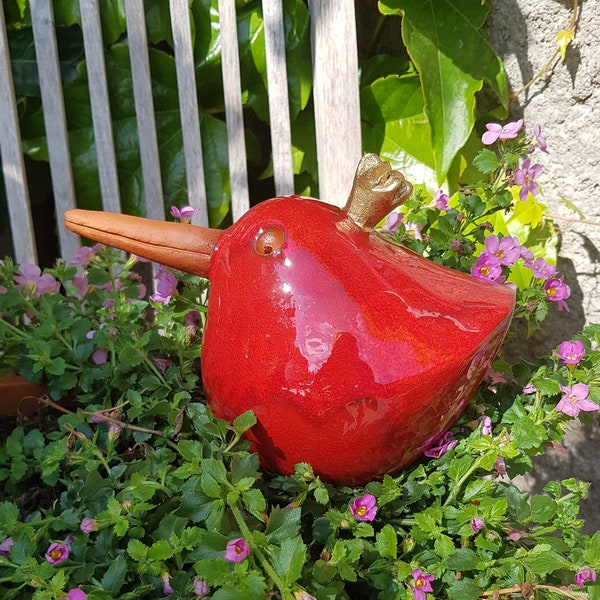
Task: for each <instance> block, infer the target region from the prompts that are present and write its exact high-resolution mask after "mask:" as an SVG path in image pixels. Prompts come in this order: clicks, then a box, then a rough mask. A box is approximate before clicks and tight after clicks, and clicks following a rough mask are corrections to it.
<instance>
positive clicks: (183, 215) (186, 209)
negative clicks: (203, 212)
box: [171, 206, 200, 223]
mask: <svg viewBox="0 0 600 600" xmlns="http://www.w3.org/2000/svg"><path fill="white" fill-rule="evenodd" d="M199 212H200V209H199V208H192V207H191V206H182V207H181V208H177V207H176V206H171V215H172V216H173V217H175V218H176V219H179V220H180V221H181V222H182V223H189V222H190V221H191V220H192V219H193V218H194V217H195V216H196V215H197V214H198V213H199Z"/></svg>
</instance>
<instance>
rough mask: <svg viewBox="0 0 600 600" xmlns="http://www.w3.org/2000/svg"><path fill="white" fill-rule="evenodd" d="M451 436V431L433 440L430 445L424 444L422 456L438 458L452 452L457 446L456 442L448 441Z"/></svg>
mask: <svg viewBox="0 0 600 600" xmlns="http://www.w3.org/2000/svg"><path fill="white" fill-rule="evenodd" d="M452 435H453V434H452V432H451V431H446V433H444V435H442V436H440V437H437V438H434V439H433V440H432V441H431V445H429V444H428V443H427V442H425V444H424V448H425V449H424V450H423V454H424V455H425V456H428V457H429V458H440V457H441V456H444V454H446V452H448V451H450V450H452V448H454V447H455V446H456V445H457V444H458V440H452V439H450V438H451V437H452ZM434 444H435V445H434Z"/></svg>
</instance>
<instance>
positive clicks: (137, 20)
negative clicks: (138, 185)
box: [124, 0, 165, 219]
mask: <svg viewBox="0 0 600 600" xmlns="http://www.w3.org/2000/svg"><path fill="white" fill-rule="evenodd" d="M124 4H125V19H126V21H127V40H128V43H129V56H130V59H131V76H132V79H133V97H134V102H135V113H136V122H137V128H138V139H139V143H140V156H141V160H142V178H143V182H144V198H145V200H146V216H147V217H149V218H150V219H164V218H165V210H164V203H163V194H162V182H161V177H160V158H159V153H158V141H157V137H156V122H155V118H154V101H153V99H152V80H151V76H150V59H149V57H148V38H147V35H146V22H145V19H144V3H143V0H127V1H126V2H124Z"/></svg>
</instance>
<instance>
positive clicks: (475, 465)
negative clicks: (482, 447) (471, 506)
mask: <svg viewBox="0 0 600 600" xmlns="http://www.w3.org/2000/svg"><path fill="white" fill-rule="evenodd" d="M485 456H486V455H485V454H483V455H482V456H480V457H479V458H477V459H476V460H475V461H474V462H473V464H472V465H471V466H470V467H469V470H468V471H467V472H466V473H465V474H464V475H463V476H462V477H461V478H460V479H459V480H458V481H457V482H456V484H455V486H454V487H453V488H452V489H451V490H450V493H449V494H448V497H447V498H446V501H445V502H444V504H443V505H442V506H447V505H448V504H450V503H451V502H453V501H454V500H456V496H458V492H459V491H460V488H461V487H462V486H463V484H464V483H465V482H466V481H467V480H468V479H469V477H470V476H471V475H472V474H473V473H474V472H475V471H476V470H477V469H478V468H479V465H480V464H481V461H482V459H483V458H484V457H485Z"/></svg>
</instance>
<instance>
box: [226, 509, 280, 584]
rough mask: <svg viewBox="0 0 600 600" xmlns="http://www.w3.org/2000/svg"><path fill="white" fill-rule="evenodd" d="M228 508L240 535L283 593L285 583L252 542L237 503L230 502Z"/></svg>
mask: <svg viewBox="0 0 600 600" xmlns="http://www.w3.org/2000/svg"><path fill="white" fill-rule="evenodd" d="M230 508H231V512H232V513H233V517H234V519H235V521H236V523H237V525H238V527H239V528H240V531H241V533H242V536H243V537H244V539H245V540H246V542H248V544H249V545H250V548H251V549H252V551H253V552H254V554H255V555H256V558H257V559H258V562H259V563H260V564H261V566H262V568H263V569H264V570H265V571H266V572H267V574H268V575H269V577H270V578H271V580H272V581H273V583H274V584H275V586H276V587H277V588H278V589H279V591H280V592H281V593H282V594H284V593H285V585H284V583H283V581H281V578H280V577H279V575H277V573H275V569H273V567H272V566H271V563H270V562H269V561H268V560H267V557H266V556H265V555H264V553H263V551H262V550H261V549H260V548H259V547H258V546H256V545H255V544H254V541H253V539H252V532H251V531H250V529H249V528H248V525H246V521H244V517H243V516H242V513H241V511H240V509H239V507H238V505H237V503H234V504H232V505H231V506H230Z"/></svg>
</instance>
